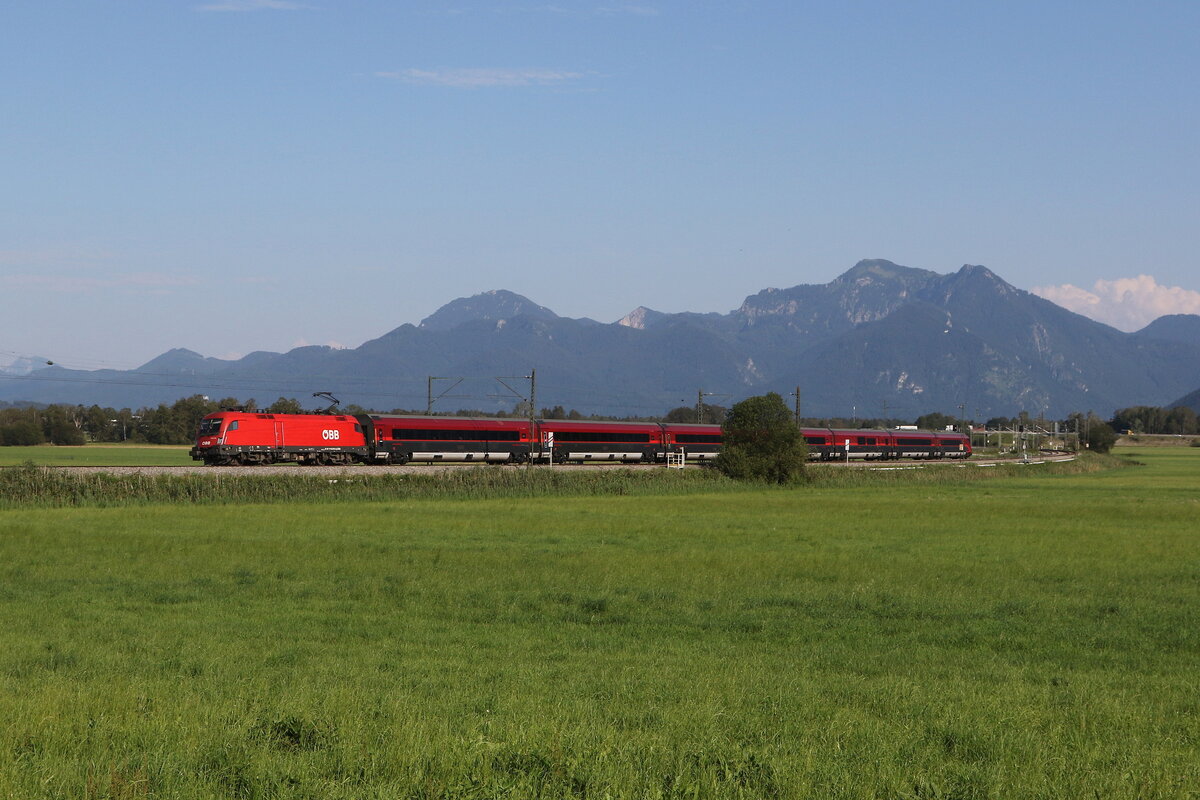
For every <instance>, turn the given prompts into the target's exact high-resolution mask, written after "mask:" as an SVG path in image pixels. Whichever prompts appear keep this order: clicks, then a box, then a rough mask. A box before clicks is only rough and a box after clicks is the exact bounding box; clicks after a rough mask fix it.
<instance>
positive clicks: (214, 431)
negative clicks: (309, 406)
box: [191, 411, 368, 466]
mask: <svg viewBox="0 0 1200 800" xmlns="http://www.w3.org/2000/svg"><path fill="white" fill-rule="evenodd" d="M191 455H192V458H193V459H195V460H197V461H203V462H205V463H206V464H217V465H223V466H224V465H237V464H275V463H279V462H298V463H301V464H350V463H352V462H355V461H365V460H367V456H368V448H367V437H366V434H365V432H364V430H363V426H362V423H361V422H359V420H357V419H356V418H354V417H352V416H349V415H346V414H259V413H255V412H248V411H219V412H217V413H216V414H209V415H208V416H207V417H205V418H204V419H203V420H201V422H200V429H199V431H197V434H196V446H195V447H193V448H192V450H191Z"/></svg>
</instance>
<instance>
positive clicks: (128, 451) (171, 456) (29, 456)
mask: <svg viewBox="0 0 1200 800" xmlns="http://www.w3.org/2000/svg"><path fill="white" fill-rule="evenodd" d="M189 449H190V446H189V445H186V444H183V445H172V444H124V443H121V444H114V443H105V444H98V443H90V444H85V445H82V446H79V447H57V446H55V445H52V444H41V445H35V446H32V447H0V466H5V467H7V466H14V465H17V464H38V465H40V466H46V467H135V466H147V467H170V466H187V465H189V464H196V463H198V462H196V461H193V460H192V459H191V456H189V455H188V450H189Z"/></svg>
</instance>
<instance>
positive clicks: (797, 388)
mask: <svg viewBox="0 0 1200 800" xmlns="http://www.w3.org/2000/svg"><path fill="white" fill-rule="evenodd" d="M792 394H793V396H794V397H795V398H796V427H797V428H799V427H800V387H799V386H797V387H796V391H795V392H793V393H792Z"/></svg>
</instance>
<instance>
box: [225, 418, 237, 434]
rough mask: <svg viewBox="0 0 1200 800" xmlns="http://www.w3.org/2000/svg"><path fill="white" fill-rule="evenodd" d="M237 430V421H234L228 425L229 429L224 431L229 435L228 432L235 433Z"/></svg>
mask: <svg viewBox="0 0 1200 800" xmlns="http://www.w3.org/2000/svg"><path fill="white" fill-rule="evenodd" d="M237 429H238V421H237V420H236V419H235V420H234V421H233V422H231V423H229V427H228V428H226V429H225V432H226V433H229V432H230V431H236V430H237Z"/></svg>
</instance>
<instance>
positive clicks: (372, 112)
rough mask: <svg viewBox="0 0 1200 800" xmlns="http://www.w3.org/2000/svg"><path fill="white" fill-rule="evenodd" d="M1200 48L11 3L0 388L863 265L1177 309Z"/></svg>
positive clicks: (953, 24)
mask: <svg viewBox="0 0 1200 800" xmlns="http://www.w3.org/2000/svg"><path fill="white" fill-rule="evenodd" d="M1198 31H1200V4H1197V3H1193V2H1177V3H1170V2H1161V3H1141V4H1128V3H1121V4H1118V3H1105V2H1092V3H1074V2H1072V3H1065V2H1064V3H1044V2H1042V3H1022V2H1006V3H961V2H913V3H900V2H894V0H893V1H892V2H860V3H845V4H834V3H812V4H808V3H800V2H788V3H785V2H753V1H751V0H745V1H741V2H739V0H729V1H728V2H651V1H650V0H644V1H643V2H636V3H621V2H606V0H600V2H570V1H568V0H560V1H559V2H554V3H539V2H528V3H526V2H508V0H494V1H492V2H478V1H477V0H465V1H464V2H449V3H436V2H417V1H414V2H398V1H397V2H372V1H369V0H303V1H301V0H296V2H290V1H288V0H194V1H192V2H184V1H182V0H88V1H86V2H85V1H82V0H80V1H77V2H65V1H63V0H42V1H41V2H11V3H5V4H3V6H0V111H2V119H3V121H2V122H0V203H2V204H3V206H2V208H0V293H2V297H3V301H2V302H3V316H2V318H0V362H4V361H5V358H6V357H9V358H11V357H12V356H14V355H35V354H36V355H43V356H45V357H48V358H52V359H54V360H56V361H58V362H60V363H64V364H67V365H68V366H79V367H85V368H87V367H99V366H114V367H130V366H136V365H137V364H140V363H142V362H144V361H146V360H148V359H150V358H152V357H153V356H155V355H157V354H159V353H161V352H163V351H165V350H167V349H169V348H171V347H188V348H190V349H193V350H196V351H198V352H201V353H203V354H205V355H212V356H220V357H228V356H233V355H237V354H245V353H247V352H250V351H253V350H262V349H265V350H286V349H289V348H290V347H292V346H294V345H296V344H298V343H310V344H330V343H335V344H339V345H343V346H357V345H359V344H361V343H362V342H363V341H365V340H367V339H371V338H374V337H376V336H379V335H382V334H383V333H385V332H387V331H388V330H391V329H392V328H394V327H396V326H398V325H400V324H402V323H405V322H413V323H416V322H418V321H419V320H420V319H421V318H422V317H424V316H427V315H428V314H430V313H432V312H433V311H434V310H436V309H437V308H438V307H439V306H440V305H442V304H443V303H445V302H448V301H450V300H452V299H454V298H456V297H461V296H467V295H472V294H476V293H478V292H481V291H485V290H488V289H494V288H506V289H511V290H513V291H516V292H519V293H521V294H524V295H527V296H528V297H530V298H531V299H532V300H534V301H536V302H538V303H541V304H543V305H547V306H549V307H550V308H552V309H554V310H555V311H557V312H558V313H560V314H563V315H566V316H573V317H577V316H589V317H593V318H595V319H599V320H602V321H613V320H616V319H618V318H620V317H621V316H623V315H624V314H625V313H626V312H628V311H630V310H631V309H633V308H634V307H636V306H638V305H646V306H649V307H652V308H655V309H659V310H663V311H684V310H691V311H728V310H730V309H731V308H734V307H736V306H738V305H739V304H740V303H741V301H742V299H743V298H744V297H745V296H746V295H748V294H752V293H754V292H757V291H758V290H760V289H762V288H765V287H768V286H776V287H786V286H793V285H796V284H800V283H824V282H827V281H829V280H831V279H832V278H834V277H836V276H837V275H839V274H840V273H842V272H844V271H845V270H846V269H848V268H850V267H851V266H852V265H853V264H854V263H855V262H856V261H858V260H859V259H862V258H887V259H891V260H893V261H896V262H898V263H901V264H907V265H910V266H915V267H922V268H926V269H933V270H936V271H938V272H951V271H954V270H956V269H958V268H959V267H960V266H961V265H962V264H964V263H972V264H984V265H986V266H988V267H990V268H991V269H992V270H994V271H995V272H997V273H998V274H1000V275H1001V276H1002V277H1004V278H1005V279H1007V280H1008V281H1010V282H1011V283H1013V284H1015V285H1017V286H1019V287H1021V288H1025V289H1034V288H1035V287H1037V288H1038V290H1039V292H1041V293H1043V294H1046V295H1047V296H1051V297H1054V298H1055V299H1057V300H1058V301H1060V302H1063V303H1064V304H1070V303H1074V304H1075V305H1076V306H1077V307H1078V308H1079V309H1080V310H1084V311H1087V312H1088V313H1091V314H1092V315H1094V316H1097V317H1098V318H1104V319H1107V320H1108V321H1110V322H1114V323H1117V324H1122V325H1123V326H1124V327H1126V328H1133V327H1137V326H1140V324H1144V322H1145V321H1148V320H1149V319H1150V318H1152V317H1153V316H1155V315H1157V314H1158V313H1168V312H1175V311H1181V312H1190V313H1197V312H1200V292H1198V291H1197V290H1200V276H1198V271H1197V259H1196V253H1197V251H1198V249H1200V248H1198V247H1197V244H1198V242H1197V231H1198V230H1200V224H1198V223H1200V220H1198V219H1197V212H1198V211H1200V203H1197V187H1198V186H1200V156H1198V155H1197V145H1196V142H1197V131H1198V130H1200V125H1198V124H1197V123H1198V122H1200V102H1198V100H1197V90H1196V78H1197V76H1198V75H1200V41H1198V39H1200V34H1198ZM1139 276H1140V277H1139ZM1097 281H1101V283H1099V284H1098V283H1097ZM1122 298H1123V299H1124V304H1123V306H1124V316H1121V315H1120V314H1118V313H1117V311H1114V310H1113V309H1114V308H1117V307H1118V306H1121V305H1122V303H1120V302H1118V301H1120V300H1121V299H1122ZM1117 310H1118V311H1119V310H1120V309H1119V308H1117ZM1105 315H1108V316H1107V317H1106V316H1105Z"/></svg>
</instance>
